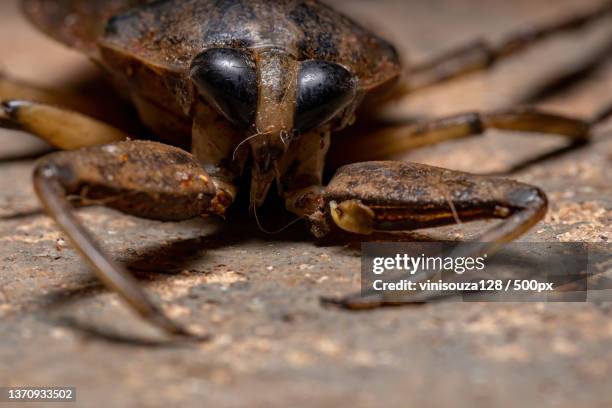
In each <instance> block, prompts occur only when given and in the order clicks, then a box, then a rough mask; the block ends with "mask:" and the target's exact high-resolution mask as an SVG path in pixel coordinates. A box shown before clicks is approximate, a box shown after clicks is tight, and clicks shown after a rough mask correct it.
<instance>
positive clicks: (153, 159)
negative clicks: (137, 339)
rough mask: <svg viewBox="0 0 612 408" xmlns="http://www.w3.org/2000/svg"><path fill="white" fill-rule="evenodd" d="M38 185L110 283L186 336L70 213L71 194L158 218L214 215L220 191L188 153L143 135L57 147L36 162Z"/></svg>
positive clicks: (137, 307) (152, 318)
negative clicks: (76, 147) (87, 145)
mask: <svg viewBox="0 0 612 408" xmlns="http://www.w3.org/2000/svg"><path fill="white" fill-rule="evenodd" d="M34 187H35V191H36V193H37V195H38V197H39V198H40V200H41V202H42V203H43V205H44V207H45V209H46V210H47V212H48V213H49V215H50V216H51V217H52V218H53V219H55V221H56V222H57V223H58V225H59V226H60V228H61V229H62V230H63V231H64V232H65V233H66V235H67V236H68V237H69V238H70V240H71V242H72V245H74V247H75V248H76V249H77V250H78V251H79V252H80V253H81V255H83V257H84V258H85V259H86V260H87V261H88V262H89V264H90V265H91V266H92V267H93V270H94V272H95V273H96V275H97V277H98V278H99V279H100V280H101V281H102V282H103V283H104V284H105V285H106V286H107V287H109V288H110V289H112V290H113V291H115V292H116V293H117V294H118V295H119V296H120V297H121V298H122V299H123V300H124V301H125V302H126V303H127V304H128V305H129V306H130V307H131V308H132V309H133V310H134V311H136V312H137V313H139V314H140V315H141V316H142V317H143V318H144V319H146V320H147V321H148V322H150V323H152V324H154V325H156V326H158V327H160V328H162V329H164V330H165V331H167V332H169V333H172V334H177V335H187V334H188V333H187V331H186V330H185V329H184V328H182V327H181V326H180V325H178V324H177V323H175V322H173V321H171V320H170V319H169V318H168V317H166V315H165V314H164V313H163V312H162V311H161V309H160V308H159V307H158V306H157V305H156V304H155V303H154V302H153V301H152V300H151V299H150V298H149V297H148V296H147V295H146V293H145V292H144V291H143V290H142V289H141V288H140V287H139V286H138V283H137V281H136V280H135V279H134V278H133V277H132V276H131V275H130V274H129V273H128V272H127V271H126V270H125V269H124V268H123V267H121V266H120V265H118V264H117V263H115V262H114V261H112V260H111V259H110V258H109V257H108V255H106V254H105V253H104V252H103V251H102V250H101V249H100V247H99V246H98V245H97V244H96V242H95V240H94V239H93V238H92V237H91V235H90V234H89V232H87V230H86V229H85V228H84V227H83V226H82V225H81V224H80V222H79V221H78V219H77V218H76V217H75V215H74V214H73V209H72V207H71V206H70V204H69V202H68V200H67V198H66V196H68V195H79V196H82V197H83V198H86V199H88V200H94V201H95V200H99V202H100V203H101V204H103V205H105V206H108V207H111V208H114V209H117V210H120V211H122V212H124V213H127V214H132V215H136V216H139V217H143V218H150V219H156V220H161V221H171V220H184V219H189V218H193V217H197V216H199V215H203V214H208V213H217V212H219V209H218V208H217V207H215V206H214V205H213V203H214V201H215V199H216V198H217V197H216V196H217V194H218V191H217V189H216V187H215V185H214V182H213V180H211V177H209V175H208V174H207V173H206V172H205V171H204V170H203V169H202V168H201V166H200V165H199V163H197V161H196V160H195V159H194V158H193V156H192V155H191V154H189V153H187V152H184V151H183V150H180V149H178V148H175V147H171V146H168V145H163V144H159V143H154V142H145V141H134V142H123V143H117V144H110V145H105V146H96V147H91V148H87V149H82V150H79V151H74V152H58V153H54V154H52V155H50V156H47V157H45V158H43V159H42V160H41V161H40V162H39V164H38V165H37V167H36V169H35V171H34Z"/></svg>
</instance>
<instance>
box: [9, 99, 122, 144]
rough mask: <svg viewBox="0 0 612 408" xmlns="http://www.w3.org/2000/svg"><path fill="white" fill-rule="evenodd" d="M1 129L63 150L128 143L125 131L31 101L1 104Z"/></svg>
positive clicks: (14, 101) (75, 113) (71, 112)
mask: <svg viewBox="0 0 612 408" xmlns="http://www.w3.org/2000/svg"><path fill="white" fill-rule="evenodd" d="M0 127H4V128H8V129H18V130H23V131H26V132H28V133H31V134H33V135H35V136H38V137H40V138H41V139H43V140H44V141H46V142H48V143H49V144H51V145H52V146H54V147H57V148H59V149H63V150H74V149H78V148H81V147H89V146H95V145H102V144H107V143H113V142H119V141H122V140H127V139H129V136H128V135H127V134H126V133H124V132H123V131H121V130H119V129H117V128H115V127H113V126H110V125H108V124H106V123H103V122H100V121H98V120H97V119H92V118H90V117H88V116H85V115H83V114H81V113H78V112H75V111H71V110H68V109H64V108H58V107H55V106H52V105H46V104H42V103H38V102H29V101H16V100H13V101H6V102H2V104H1V105H0Z"/></svg>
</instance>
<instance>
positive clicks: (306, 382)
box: [0, 0, 612, 407]
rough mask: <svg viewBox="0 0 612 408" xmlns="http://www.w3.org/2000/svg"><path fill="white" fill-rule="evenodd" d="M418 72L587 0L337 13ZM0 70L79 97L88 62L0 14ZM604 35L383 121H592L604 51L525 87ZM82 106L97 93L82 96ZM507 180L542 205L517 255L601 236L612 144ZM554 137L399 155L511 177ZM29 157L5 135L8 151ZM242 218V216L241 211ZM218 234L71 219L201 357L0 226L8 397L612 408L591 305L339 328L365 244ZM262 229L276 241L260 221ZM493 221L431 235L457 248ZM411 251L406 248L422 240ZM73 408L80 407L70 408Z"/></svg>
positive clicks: (468, 312)
mask: <svg viewBox="0 0 612 408" xmlns="http://www.w3.org/2000/svg"><path fill="white" fill-rule="evenodd" d="M336 3H339V5H340V6H341V7H342V8H343V9H346V10H347V11H349V12H350V13H352V14H353V15H355V16H356V17H358V18H360V19H362V21H366V22H368V23H369V24H371V25H374V26H377V27H379V28H381V29H382V30H383V31H385V32H386V33H387V34H389V35H390V36H391V37H392V38H394V39H395V40H396V42H397V43H398V44H399V46H400V48H401V49H402V50H403V51H406V52H408V53H410V55H411V56H413V58H414V59H415V60H420V59H422V58H425V57H427V56H430V55H432V54H434V53H436V52H438V51H441V50H444V49H447V48H449V47H452V46H453V45H459V44H461V43H463V42H465V41H469V40H471V39H473V38H474V37H475V36H477V35H484V36H486V37H487V38H491V39H494V40H495V39H499V38H501V37H502V36H503V35H504V34H505V33H508V32H509V31H510V30H511V29H512V28H513V27H516V26H520V25H524V24H531V23H534V22H537V21H542V20H549V19H554V18H555V16H557V17H559V16H563V15H569V14H571V13H572V12H573V11H574V10H578V9H581V8H583V7H588V6H589V5H590V4H595V3H596V2H594V1H582V0H563V1H558V2H556V3H555V7H546V5H545V3H544V2H533V1H526V0H520V1H513V2H501V1H499V2H495V3H492V2H489V3H485V2H480V1H477V0H462V1H454V0H445V1H443V0H435V1H429V2H405V1H400V0H398V1H380V2H368V1H365V0H364V1H348V0H343V1H336ZM0 15H1V16H2V17H1V18H2V24H1V25H0V33H1V35H0V51H1V53H0V55H1V57H0V62H1V63H2V65H3V67H4V68H5V70H6V71H7V72H9V73H10V74H12V75H15V76H18V77H19V78H23V79H28V80H31V81H34V82H36V83H39V84H43V85H48V86H62V87H66V88H74V89H91V85H90V81H88V79H89V78H92V76H93V74H92V72H95V71H94V70H93V68H92V66H91V64H89V63H88V62H87V61H85V60H84V58H83V57H81V56H80V55H78V54H76V53H73V52H71V51H68V50H65V49H63V48H62V47H61V46H58V45H56V44H54V43H52V42H50V41H48V40H47V39H46V38H44V37H43V36H42V35H40V34H38V33H37V32H35V31H34V30H33V29H32V28H30V27H29V26H28V25H27V24H26V23H25V22H24V21H23V19H22V18H21V17H19V16H18V15H17V13H16V7H15V4H14V2H13V1H4V2H2V4H1V5H0ZM609 27H610V20H608V21H607V23H605V24H600V25H598V26H597V27H594V28H593V29H590V30H585V31H582V32H579V33H576V34H573V35H565V36H561V37H559V38H556V39H553V40H550V41H547V42H546V43H545V44H542V46H539V47H537V48H535V49H533V50H532V51H530V52H528V53H526V54H525V55H522V56H520V57H518V58H516V59H513V60H512V61H509V62H507V63H503V64H501V65H500V66H499V67H497V68H496V69H495V70H494V71H492V72H490V73H486V74H482V75H475V76H471V77H469V78H466V79H464V80H461V81H458V82H456V83H453V84H452V85H448V86H442V87H439V88H435V89H431V90H428V91H425V92H422V93H420V94H418V95H414V96H411V97H409V98H407V99H406V101H405V102H403V103H401V104H398V106H397V107H396V108H395V109H394V112H393V113H394V114H403V115H439V114H446V113H454V112H459V111H465V110H471V109H492V108H498V107H503V106H511V105H515V104H518V103H524V102H525V101H532V102H536V103H537V104H538V105H541V106H545V107H548V108H551V109H555V110H557V111H559V112H564V113H567V114H571V115H575V116H589V115H592V114H593V113H594V112H595V111H597V107H598V106H601V105H603V104H604V103H605V102H606V101H609V100H610V99H612V92H610V90H611V89H612V59H610V58H609V56H610V54H609V52H608V53H607V54H605V55H606V57H607V59H606V58H603V59H602V60H601V61H600V63H599V64H596V66H595V68H593V69H592V70H591V71H590V72H589V75H588V77H587V78H585V79H584V80H582V81H580V82H578V83H576V84H575V85H574V86H571V87H568V88H567V89H563V90H562V91H560V92H555V93H552V94H550V95H546V96H545V97H543V98H541V97H539V98H534V97H533V96H531V95H532V94H533V93H534V90H535V89H537V88H538V87H539V86H541V84H543V83H545V82H546V81H547V80H549V79H551V78H555V77H557V76H559V75H561V74H562V73H564V72H567V71H568V70H570V69H572V67H578V66H580V65H581V64H583V63H584V62H587V61H588V60H589V59H591V58H593V57H594V56H596V55H597V54H598V51H601V50H602V49H607V50H608V51H609V44H608V43H609V42H610V39H612V31H611V30H610V28H609ZM92 93H93V92H92ZM610 130H611V127H610V126H607V130H606V128H605V127H602V128H601V129H600V130H599V131H598V134H597V135H596V138H595V140H594V142H593V143H592V144H590V145H588V146H586V147H583V148H580V149H577V150H574V151H571V152H569V153H567V154H564V155H561V156H558V157H555V158H553V159H551V160H547V161H544V162H539V163H537V164H535V165H533V166H529V167H527V168H525V169H523V170H520V171H518V172H516V173H514V174H512V175H511V177H513V178H517V179H519V180H521V181H526V182H530V183H533V184H536V185H538V186H541V187H542V188H544V189H545V191H546V192H547V193H548V195H549V197H550V199H551V210H550V212H549V214H548V216H547V219H546V221H545V222H543V223H541V224H540V225H538V226H537V227H536V228H534V229H533V230H532V231H531V233H530V234H529V235H528V236H527V237H525V238H523V239H524V240H538V241H540V240H543V241H573V240H578V241H597V242H603V241H608V240H609V239H610V220H611V211H612V195H611V194H610V193H611V190H612V184H611V183H610V180H611V179H612V174H611V169H612V166H611V162H612V138H611V137H610V136H611V135H612V133H611V132H610ZM562 143H563V142H561V141H559V140H557V139H555V138H548V137H546V138H542V139H540V138H538V137H535V135H523V136H515V135H511V134H509V133H508V132H490V133H489V134H487V135H486V136H485V137H482V138H474V139H471V140H466V141H461V142H456V143H448V144H445V145H440V146H436V147H431V148H426V149H422V150H419V151H415V152H410V153H407V154H404V155H402V157H403V158H404V159H407V160H414V161H419V162H423V163H429V164H436V165H442V166H446V167H449V168H455V169H461V170H467V171H472V172H492V171H507V170H508V169H510V168H512V167H513V166H514V165H517V164H519V163H521V162H524V161H525V160H528V159H529V158H531V157H533V156H535V155H538V154H539V153H543V152H546V151H549V150H550V149H554V148H555V147H558V146H561V145H562ZM40 148H41V145H40V144H39V143H38V142H35V141H33V140H32V139H31V138H29V137H27V136H25V135H22V134H18V133H8V132H0V155H2V156H3V157H9V156H11V157H14V156H16V155H18V154H20V153H30V152H34V151H37V150H39V149H40ZM32 165H33V162H32V161H31V160H12V161H10V162H4V163H2V164H0V217H6V216H8V215H12V214H15V213H22V212H28V211H31V210H33V211H36V210H37V209H38V204H37V202H36V200H35V198H34V196H33V193H32V191H31V186H30V178H29V175H30V171H31V169H32ZM242 212H244V211H242ZM242 212H241V211H238V214H233V215H232V217H229V218H228V220H227V222H226V223H224V222H221V221H211V220H194V221H190V222H184V223H167V224H161V223H157V222H150V221H143V220H139V219H136V218H131V217H127V216H123V215H120V214H118V213H116V212H113V211H110V210H105V209H97V208H96V209H86V210H82V211H80V212H79V213H80V215H81V217H82V219H83V221H84V222H85V223H86V224H87V225H88V226H89V227H90V228H91V229H92V231H93V232H94V233H95V234H96V236H98V237H99V239H100V240H101V242H103V244H104V246H105V247H106V248H107V249H108V250H109V251H110V252H111V253H112V254H113V256H115V257H116V258H117V259H120V260H122V261H124V262H126V263H127V264H128V265H129V266H130V267H132V269H133V270H134V271H135V272H136V273H138V276H139V277H141V278H142V284H143V285H145V286H146V287H147V288H148V290H149V291H150V292H152V293H153V294H154V295H155V296H156V297H157V299H158V300H159V301H160V302H162V303H163V304H164V307H165V308H166V309H167V311H168V313H169V314H171V315H172V316H173V317H175V318H177V319H179V320H181V321H183V322H186V323H188V324H190V325H192V327H194V328H200V329H201V330H205V331H210V332H211V333H213V334H215V338H214V340H213V341H212V342H210V343H204V344H197V345H187V346H180V347H179V346H170V345H167V344H164V343H163V342H162V341H161V339H162V338H161V337H160V336H159V334H158V333H156V332H155V331H154V330H153V329H151V328H149V327H148V326H146V325H145V324H143V323H141V322H140V321H139V320H138V319H136V318H135V317H134V316H133V315H132V314H131V313H130V312H128V311H127V310H126V309H125V308H124V307H123V305H121V304H120V303H119V302H118V300H117V298H116V297H115V296H114V295H113V294H110V293H108V292H107V291H106V290H104V289H103V288H101V287H100V286H99V284H98V283H97V282H96V280H95V279H94V278H93V277H92V276H91V274H90V273H89V272H88V270H87V267H86V266H85V265H84V263H83V261H82V260H81V259H80V258H79V257H78V256H77V255H76V254H75V253H74V251H73V250H72V249H70V248H69V247H68V246H67V245H66V244H65V243H64V241H63V239H62V236H61V234H60V233H59V232H58V231H57V230H56V229H55V227H54V225H53V223H52V222H51V221H50V220H49V219H48V218H46V217H44V216H42V215H40V214H36V213H35V214H33V215H28V216H23V217H21V218H11V219H0V333H1V335H0V386H34V385H70V386H76V387H77V388H78V399H79V401H80V402H81V404H82V405H83V406H85V405H86V406H89V407H97V406H100V407H105V406H116V407H120V406H135V405H136V404H137V403H139V405H146V406H179V405H181V406H186V405H191V406H201V405H202V404H206V405H223V406H241V405H244V404H246V403H248V404H249V405H255V406H270V405H277V406H286V405H289V406H293V405H306V404H308V405H313V404H316V405H322V406H337V405H349V404H352V405H355V406H366V405H373V404H376V403H381V402H383V401H384V402H385V403H387V404H388V405H391V406H419V405H421V406H442V405H450V404H452V405H453V406H459V407H489V406H499V407H505V406H508V407H510V406H517V405H519V404H520V405H525V406H533V405H536V404H538V405H539V406H542V407H575V406H585V407H607V406H610V404H611V403H612V390H611V389H610V387H609V384H610V377H611V376H612V348H611V346H610V344H612V319H611V317H612V316H611V314H612V307H611V306H610V304H608V303H600V304H457V303H445V302H442V303H437V304H429V305H425V306H422V307H410V308H401V309H395V310H381V311H374V312H368V313H359V314H349V313H344V312H340V311H336V310H326V309H323V308H321V307H320V306H319V302H318V297H319V296H321V295H337V294H340V293H344V292H347V291H353V290H356V289H357V288H358V287H359V245H358V243H350V244H348V245H344V244H333V245H326V246H321V245H320V246H316V245H313V243H312V242H311V239H310V237H309V236H308V235H307V233H306V232H305V230H304V229H303V228H302V226H301V225H296V226H294V227H292V228H291V229H290V230H288V231H287V232H285V233H283V234H279V235H274V236H268V235H266V234H263V233H261V232H259V231H258V229H257V227H256V226H255V225H254V223H253V222H252V221H251V220H249V219H247V218H246V217H245V216H242V215H240V214H241V213H242ZM264 222H267V223H270V224H272V225H280V223H281V222H282V220H277V219H276V218H275V217H272V216H268V217H265V218H264ZM487 226H488V224H487V223H477V224H474V225H469V226H454V227H450V228H444V229H437V230H430V231H423V232H420V233H419V234H418V237H420V238H423V237H424V238H427V239H441V238H445V239H449V238H450V239H464V238H466V237H470V236H473V235H474V234H475V233H477V232H478V231H480V230H482V228H485V227H487ZM415 236H417V235H416V234H415ZM81 404H79V405H81Z"/></svg>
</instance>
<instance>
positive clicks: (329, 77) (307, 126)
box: [294, 60, 356, 133]
mask: <svg viewBox="0 0 612 408" xmlns="http://www.w3.org/2000/svg"><path fill="white" fill-rule="evenodd" d="M355 89H356V80H355V79H354V77H353V75H352V74H351V73H350V72H349V71H347V70H346V69H345V68H344V67H342V66H340V65H338V64H336V63H333V62H329V61H318V60H310V61H304V62H303V63H302V66H301V68H300V73H299V79H298V93H297V105H296V112H295V124H294V127H295V128H296V129H297V130H298V131H300V132H301V133H304V132H307V131H309V130H312V129H314V128H316V127H318V126H321V125H323V124H325V123H326V122H328V121H329V120H331V119H333V118H334V117H335V116H336V115H337V114H338V113H339V112H340V111H342V110H343V109H344V108H346V106H347V105H348V104H349V103H350V102H351V101H352V100H353V98H354V95H355Z"/></svg>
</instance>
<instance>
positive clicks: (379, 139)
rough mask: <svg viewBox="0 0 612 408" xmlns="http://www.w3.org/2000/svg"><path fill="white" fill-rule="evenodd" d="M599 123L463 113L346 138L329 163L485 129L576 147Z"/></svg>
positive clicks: (525, 113)
mask: <svg viewBox="0 0 612 408" xmlns="http://www.w3.org/2000/svg"><path fill="white" fill-rule="evenodd" d="M601 120H603V119H599V120H590V121H589V120H581V119H574V118H570V117H567V116H563V115H557V114H553V113H548V112H544V111H541V110H538V109H532V108H515V109H506V110H500V111H493V112H485V113H465V114H459V115H455V116H449V117H444V118H440V119H433V120H429V121H425V122H422V123H416V124H412V125H402V126H395V127H393V126H392V127H386V128H382V129H378V130H374V131H369V132H368V134H367V135H366V134H364V135H358V136H360V137H355V138H352V137H350V138H347V140H346V141H341V142H340V143H343V142H346V143H350V145H348V146H347V147H346V148H342V147H340V146H339V147H340V148H339V149H336V150H335V152H337V154H338V157H336V156H335V155H334V156H332V157H331V161H332V162H333V163H337V162H338V163H342V164H344V163H351V162H352V163H354V162H357V161H362V160H368V159H369V160H372V159H377V158H386V157H387V158H388V157H390V156H392V155H393V154H397V153H398V152H402V151H405V150H411V149H415V148H418V147H422V146H428V145H432V144H436V143H440V142H444V141H447V140H453V139H462V138H467V137H471V136H478V135H481V134H483V133H484V132H485V131H486V130H487V129H501V130H510V131H517V132H533V133H546V134H553V135H559V136H563V137H566V138H568V139H569V140H570V141H571V142H572V143H576V144H579V143H584V142H586V141H587V140H588V139H589V136H590V133H591V128H592V127H593V126H594V125H596V124H598V123H599V121H601ZM361 136H363V137H361ZM348 139H350V140H348ZM340 154H341V156H340Z"/></svg>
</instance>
